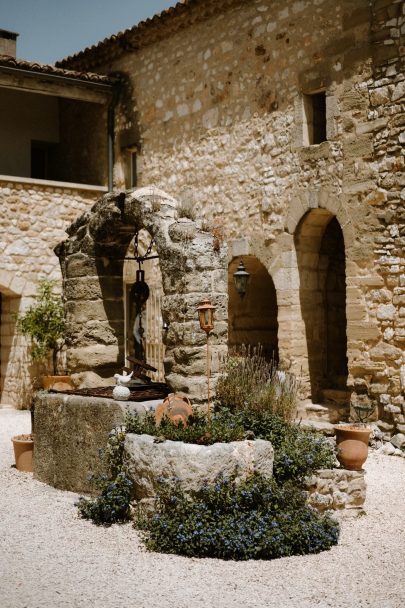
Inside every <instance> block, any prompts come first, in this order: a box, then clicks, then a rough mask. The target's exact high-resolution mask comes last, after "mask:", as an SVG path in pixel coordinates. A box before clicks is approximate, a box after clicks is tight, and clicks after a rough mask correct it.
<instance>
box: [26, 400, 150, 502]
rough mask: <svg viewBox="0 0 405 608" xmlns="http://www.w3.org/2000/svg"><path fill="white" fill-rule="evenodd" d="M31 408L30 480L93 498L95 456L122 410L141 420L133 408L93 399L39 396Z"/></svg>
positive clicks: (98, 468)
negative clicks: (32, 447)
mask: <svg viewBox="0 0 405 608" xmlns="http://www.w3.org/2000/svg"><path fill="white" fill-rule="evenodd" d="M34 406H35V463H34V477H35V479H38V480H39V481H42V482H44V483H47V484H49V485H52V486H54V487H55V488H58V489H60V490H68V491H70V492H79V493H83V492H84V493H90V494H91V493H94V491H95V488H94V486H93V484H91V483H90V480H89V475H91V474H93V475H99V474H101V473H103V472H105V471H104V470H103V468H102V462H101V460H100V454H99V450H100V449H104V448H105V447H106V444H107V439H108V434H109V432H110V431H111V430H112V429H113V428H114V427H116V426H119V425H121V424H123V423H124V421H125V414H126V411H127V409H128V410H129V411H131V412H133V413H138V414H141V415H142V414H143V413H144V412H146V411H147V408H146V407H145V406H144V405H142V404H138V403H131V402H125V403H123V402H119V401H115V400H114V399H102V398H99V397H80V396H78V395H57V394H50V393H45V392H40V393H38V394H37V397H36V398H35V401H34Z"/></svg>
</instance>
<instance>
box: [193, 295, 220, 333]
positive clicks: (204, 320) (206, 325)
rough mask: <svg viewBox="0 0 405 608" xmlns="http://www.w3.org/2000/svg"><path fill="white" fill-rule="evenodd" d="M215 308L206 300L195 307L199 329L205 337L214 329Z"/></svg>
mask: <svg viewBox="0 0 405 608" xmlns="http://www.w3.org/2000/svg"><path fill="white" fill-rule="evenodd" d="M215 310H216V307H215V306H213V305H212V304H211V302H210V301H209V300H208V298H206V299H205V300H203V301H202V302H201V304H200V305H199V306H198V307H197V311H198V318H199V320H200V327H201V329H202V330H203V331H205V332H206V334H207V336H208V334H209V333H210V331H212V330H213V329H214V311H215Z"/></svg>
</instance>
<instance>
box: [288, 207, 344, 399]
mask: <svg viewBox="0 0 405 608" xmlns="http://www.w3.org/2000/svg"><path fill="white" fill-rule="evenodd" d="M294 241H295V248H296V256H297V267H298V273H299V299H300V309H301V315H302V319H303V323H304V327H305V341H306V359H307V369H308V374H309V383H310V393H311V398H312V400H313V401H315V402H324V401H325V400H327V397H328V394H329V393H327V391H330V390H331V389H332V390H334V391H339V390H343V391H345V389H346V384H347V375H348V371H347V330H346V325H347V322H346V272H345V248H344V240H343V233H342V230H341V228H340V225H339V222H338V221H337V219H336V217H335V216H334V215H332V214H331V213H330V212H329V211H327V210H326V209H314V210H312V211H309V212H308V213H307V214H306V215H305V216H304V217H303V218H302V220H301V222H300V223H299V224H298V226H297V228H296V231H295V235H294Z"/></svg>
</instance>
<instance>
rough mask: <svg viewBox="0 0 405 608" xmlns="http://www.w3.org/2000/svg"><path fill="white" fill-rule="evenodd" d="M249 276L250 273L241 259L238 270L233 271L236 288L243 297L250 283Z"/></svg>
mask: <svg viewBox="0 0 405 608" xmlns="http://www.w3.org/2000/svg"><path fill="white" fill-rule="evenodd" d="M249 277H250V273H249V272H247V270H246V268H245V265H244V263H243V262H242V260H241V261H240V263H239V266H238V269H237V271H236V272H234V273H233V280H234V283H235V288H236V291H237V292H238V294H239V295H240V297H241V298H243V297H244V296H245V294H246V291H247V286H248V283H249Z"/></svg>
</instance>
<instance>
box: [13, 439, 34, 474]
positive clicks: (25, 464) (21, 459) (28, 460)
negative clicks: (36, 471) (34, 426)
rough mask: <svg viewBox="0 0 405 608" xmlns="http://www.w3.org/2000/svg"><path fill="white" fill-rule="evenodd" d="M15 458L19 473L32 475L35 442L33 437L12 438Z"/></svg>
mask: <svg viewBox="0 0 405 608" xmlns="http://www.w3.org/2000/svg"><path fill="white" fill-rule="evenodd" d="M11 441H12V442H13V447H14V456H15V466H16V468H17V470H18V471H26V472H28V473H32V471H33V464H32V458H33V454H34V440H33V439H32V435H16V436H15V437H12V439H11Z"/></svg>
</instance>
